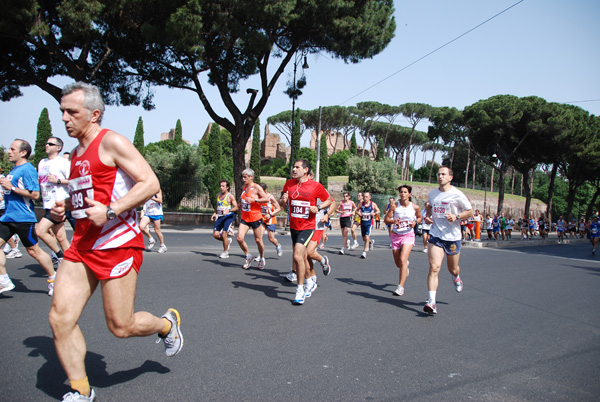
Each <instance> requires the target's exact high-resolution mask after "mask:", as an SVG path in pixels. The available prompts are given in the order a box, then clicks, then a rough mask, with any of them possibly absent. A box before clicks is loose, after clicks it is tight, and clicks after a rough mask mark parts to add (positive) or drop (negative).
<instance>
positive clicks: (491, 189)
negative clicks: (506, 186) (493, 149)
mask: <svg viewBox="0 0 600 402" xmlns="http://www.w3.org/2000/svg"><path fill="white" fill-rule="evenodd" d="M495 170H496V168H494V167H492V179H491V180H490V193H493V192H494V171H495Z"/></svg>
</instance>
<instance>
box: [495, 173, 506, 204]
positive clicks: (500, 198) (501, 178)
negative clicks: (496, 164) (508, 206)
mask: <svg viewBox="0 0 600 402" xmlns="http://www.w3.org/2000/svg"><path fill="white" fill-rule="evenodd" d="M492 172H493V171H492ZM505 172H506V171H505V169H502V167H501V168H500V169H498V209H497V213H498V215H500V214H501V213H502V209H503V208H504V174H505Z"/></svg>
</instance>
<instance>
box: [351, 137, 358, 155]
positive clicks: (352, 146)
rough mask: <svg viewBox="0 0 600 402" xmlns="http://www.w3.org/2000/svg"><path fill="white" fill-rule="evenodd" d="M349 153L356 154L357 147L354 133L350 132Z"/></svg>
mask: <svg viewBox="0 0 600 402" xmlns="http://www.w3.org/2000/svg"><path fill="white" fill-rule="evenodd" d="M350 155H354V156H357V155H358V147H357V146H356V133H352V138H351V139H350Z"/></svg>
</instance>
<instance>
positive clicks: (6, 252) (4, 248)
mask: <svg viewBox="0 0 600 402" xmlns="http://www.w3.org/2000/svg"><path fill="white" fill-rule="evenodd" d="M10 250H11V247H10V244H8V243H6V244H4V247H3V248H2V251H4V254H8V253H10Z"/></svg>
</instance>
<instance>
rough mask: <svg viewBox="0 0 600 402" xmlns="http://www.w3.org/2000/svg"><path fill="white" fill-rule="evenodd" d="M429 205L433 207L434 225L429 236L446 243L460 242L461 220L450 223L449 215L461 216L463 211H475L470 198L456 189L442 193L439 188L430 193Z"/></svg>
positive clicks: (451, 188) (452, 188)
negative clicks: (447, 215) (447, 216)
mask: <svg viewBox="0 0 600 402" xmlns="http://www.w3.org/2000/svg"><path fill="white" fill-rule="evenodd" d="M429 205H431V211H432V218H433V225H431V229H430V231H429V234H430V235H431V236H434V237H437V238H439V239H442V240H446V241H458V240H461V239H462V234H461V231H460V219H457V220H455V221H454V222H449V221H448V219H447V218H446V214H447V213H451V214H459V213H461V212H462V211H470V210H472V209H473V207H472V206H471V202H469V200H468V198H467V197H466V196H465V195H464V194H463V193H462V191H460V190H458V189H457V188H456V187H450V189H449V190H448V191H440V189H439V188H436V189H435V190H431V191H430V192H429Z"/></svg>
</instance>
